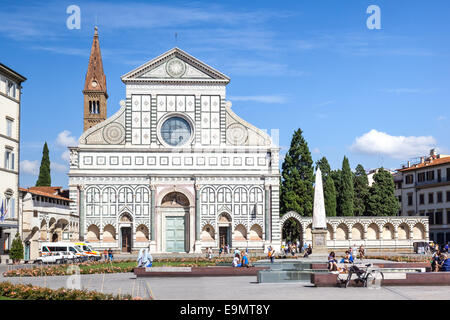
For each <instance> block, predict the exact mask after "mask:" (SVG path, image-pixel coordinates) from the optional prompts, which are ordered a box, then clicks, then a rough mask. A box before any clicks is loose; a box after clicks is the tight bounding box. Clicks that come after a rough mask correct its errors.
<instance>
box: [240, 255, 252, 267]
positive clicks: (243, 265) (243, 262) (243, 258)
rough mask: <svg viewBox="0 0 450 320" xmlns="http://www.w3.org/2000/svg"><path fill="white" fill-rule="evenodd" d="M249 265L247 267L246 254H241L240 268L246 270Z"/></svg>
mask: <svg viewBox="0 0 450 320" xmlns="http://www.w3.org/2000/svg"><path fill="white" fill-rule="evenodd" d="M249 266H250V265H249V262H248V257H247V253H245V252H244V253H243V254H242V261H241V267H246V268H248V267H249Z"/></svg>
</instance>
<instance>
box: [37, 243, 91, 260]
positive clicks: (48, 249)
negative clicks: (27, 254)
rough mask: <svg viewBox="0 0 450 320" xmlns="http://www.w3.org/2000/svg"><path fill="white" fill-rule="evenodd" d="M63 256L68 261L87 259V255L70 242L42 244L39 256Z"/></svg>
mask: <svg viewBox="0 0 450 320" xmlns="http://www.w3.org/2000/svg"><path fill="white" fill-rule="evenodd" d="M55 254H62V255H64V256H67V258H68V259H73V260H78V261H83V260H85V259H86V257H85V254H84V253H83V252H82V251H81V250H80V249H78V247H77V246H76V245H75V244H74V243H70V242H41V243H40V249H39V256H41V257H45V256H52V255H55Z"/></svg>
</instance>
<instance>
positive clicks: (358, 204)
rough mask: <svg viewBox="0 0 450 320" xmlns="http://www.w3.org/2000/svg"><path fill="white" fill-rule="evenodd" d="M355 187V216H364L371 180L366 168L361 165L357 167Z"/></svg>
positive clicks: (354, 180)
mask: <svg viewBox="0 0 450 320" xmlns="http://www.w3.org/2000/svg"><path fill="white" fill-rule="evenodd" d="M353 187H354V192H355V198H354V199H353V206H354V213H355V216H364V215H366V207H367V202H368V200H369V179H368V178H367V174H366V171H365V170H364V167H363V166H362V165H360V164H358V165H357V166H356V170H355V177H354V179H353Z"/></svg>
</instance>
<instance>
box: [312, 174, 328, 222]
mask: <svg viewBox="0 0 450 320" xmlns="http://www.w3.org/2000/svg"><path fill="white" fill-rule="evenodd" d="M326 228H327V222H326V219H325V199H324V197H323V183H322V172H321V171H320V168H317V171H316V184H315V187H314V210H313V229H326Z"/></svg>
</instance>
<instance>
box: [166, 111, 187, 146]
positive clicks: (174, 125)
mask: <svg viewBox="0 0 450 320" xmlns="http://www.w3.org/2000/svg"><path fill="white" fill-rule="evenodd" d="M191 134H192V129H191V126H190V125H189V123H188V122H187V121H186V120H185V119H183V118H181V117H171V118H169V119H167V120H166V121H164V123H163V124H162V126H161V137H162V139H163V140H164V142H165V143H167V144H168V145H170V146H173V147H177V146H182V145H183V144H185V143H186V142H188V141H189V139H190V138H191Z"/></svg>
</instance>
